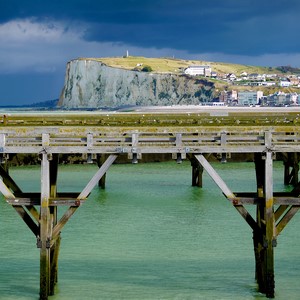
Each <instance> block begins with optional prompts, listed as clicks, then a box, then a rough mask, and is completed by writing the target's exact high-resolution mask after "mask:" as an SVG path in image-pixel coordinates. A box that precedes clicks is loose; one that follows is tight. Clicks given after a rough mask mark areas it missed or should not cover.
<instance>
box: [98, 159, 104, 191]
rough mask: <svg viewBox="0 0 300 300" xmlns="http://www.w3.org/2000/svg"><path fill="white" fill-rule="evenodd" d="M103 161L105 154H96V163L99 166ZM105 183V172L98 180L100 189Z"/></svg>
mask: <svg viewBox="0 0 300 300" xmlns="http://www.w3.org/2000/svg"><path fill="white" fill-rule="evenodd" d="M104 162H105V155H104V154H97V165H98V167H99V168H101V166H102V165H103V164H104ZM105 183H106V173H105V174H103V176H102V177H101V178H100V180H99V182H98V186H99V187H100V188H101V189H105Z"/></svg>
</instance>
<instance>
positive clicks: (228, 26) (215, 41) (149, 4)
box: [0, 0, 300, 55]
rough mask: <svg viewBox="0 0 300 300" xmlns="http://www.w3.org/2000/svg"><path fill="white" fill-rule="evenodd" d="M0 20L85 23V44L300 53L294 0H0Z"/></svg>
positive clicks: (299, 25) (299, 4) (299, 24)
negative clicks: (104, 43)
mask: <svg viewBox="0 0 300 300" xmlns="http://www.w3.org/2000/svg"><path fill="white" fill-rule="evenodd" d="M1 6H2V7H1V10H0V20H1V21H2V22H5V21H8V20H11V19H14V18H28V17H35V18H50V19H58V20H68V21H73V22H76V21H80V22H86V23H88V24H89V25H90V26H89V27H88V30H87V31H86V32H85V35H84V39H85V40H87V41H102V42H118V43H126V44H130V45H132V46H136V47H156V48H166V47H167V48H174V49H178V50H185V51H188V52H189V53H201V52H223V53H227V54H242V55H259V54H265V53H283V52H285V53H293V52H298V49H299V47H300V40H299V39H298V38H297V36H296V33H297V32H298V31H299V29H300V22H299V21H298V16H299V13H298V12H299V11H300V1H297V0H290V1H285V0H273V1H268V0H261V1H258V0H212V1H207V0H205V1H204V0H203V1H202V0H185V1H179V0H172V1H171V0H152V1H149V0H144V1H137V0H131V1H130V0H128V1H118V0H111V1H92V0H73V1H70V0H69V1H63V0H60V1H57V0H52V1H38V0H36V1H34V0H29V1H17V0H7V1H3V0H2V1H1Z"/></svg>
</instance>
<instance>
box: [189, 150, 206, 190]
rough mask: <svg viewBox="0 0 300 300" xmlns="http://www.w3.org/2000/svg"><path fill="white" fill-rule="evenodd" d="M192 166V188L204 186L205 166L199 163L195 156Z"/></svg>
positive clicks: (192, 159) (192, 158) (191, 159)
mask: <svg viewBox="0 0 300 300" xmlns="http://www.w3.org/2000/svg"><path fill="white" fill-rule="evenodd" d="M190 161H191V166H192V186H198V187H202V186H203V180H202V175H203V166H202V165H201V164H200V163H199V161H198V160H197V159H196V158H195V156H194V155H193V156H192V157H191V158H190Z"/></svg>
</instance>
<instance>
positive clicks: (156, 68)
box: [82, 56, 281, 75]
mask: <svg viewBox="0 0 300 300" xmlns="http://www.w3.org/2000/svg"><path fill="white" fill-rule="evenodd" d="M82 59H90V60H95V61H101V62H103V63H105V64H106V65H108V66H111V67H116V68H123V69H128V70H132V69H133V68H135V67H137V66H138V65H139V64H143V66H145V65H148V66H151V68H152V70H153V72H157V73H182V70H183V69H185V68H187V67H188V66H191V65H209V66H211V68H212V71H214V72H217V73H223V74H227V73H235V74H236V75H239V74H240V73H242V72H247V73H248V74H251V73H260V74H273V73H277V74H280V73H281V72H280V71H279V70H277V69H276V68H272V67H258V66H248V65H240V64H230V63H223V62H210V61H202V60H183V59H173V58H163V57H162V58H146V57H140V56H129V57H102V58H82Z"/></svg>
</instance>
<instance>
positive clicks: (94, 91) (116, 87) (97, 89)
mask: <svg viewBox="0 0 300 300" xmlns="http://www.w3.org/2000/svg"><path fill="white" fill-rule="evenodd" d="M213 93H214V84H213V83H211V82H208V81H206V80H197V79H195V78H191V77H188V76H185V75H175V74H158V73H146V72H140V71H131V70H125V69H120V68H113V67H109V66H107V65H105V64H104V63H102V62H100V61H96V60H91V59H76V60H72V61H70V62H69V63H68V64H67V70H66V77H65V84H64V88H63V90H62V93H61V96H60V100H59V103H58V106H61V107H64V108H103V107H109V108H115V107H122V106H135V105H137V106H152V105H176V104H199V103H201V102H207V101H212V98H213Z"/></svg>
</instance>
